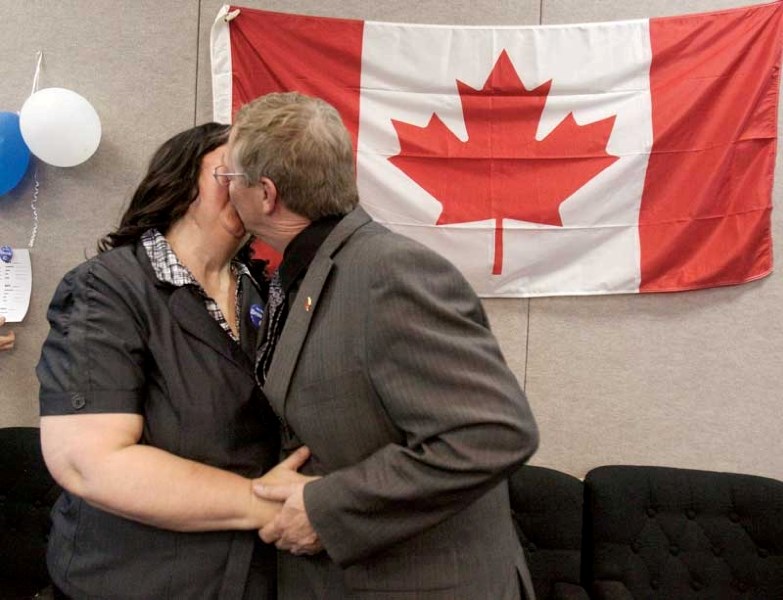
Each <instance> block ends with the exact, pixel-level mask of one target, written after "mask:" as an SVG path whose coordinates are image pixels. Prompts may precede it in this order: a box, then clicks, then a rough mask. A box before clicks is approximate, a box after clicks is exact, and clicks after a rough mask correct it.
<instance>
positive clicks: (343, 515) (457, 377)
mask: <svg viewBox="0 0 783 600" xmlns="http://www.w3.org/2000/svg"><path fill="white" fill-rule="evenodd" d="M264 391H265V393H266V395H267V397H268V399H269V401H270V402H271V403H272V406H273V407H274V408H275V409H276V411H277V412H278V414H279V415H282V416H283V418H284V420H285V422H286V424H287V425H288V427H289V428H290V429H291V430H292V431H293V433H294V435H295V436H296V437H297V438H298V440H290V444H289V447H293V446H294V445H296V444H298V443H299V441H301V443H304V444H306V445H308V446H309V447H310V449H311V451H312V455H313V458H312V459H311V461H310V463H308V467H309V468H308V471H309V472H310V473H312V474H317V475H323V476H324V477H323V478H322V479H320V480H318V481H315V482H312V483H309V484H308V485H307V486H306V487H305V504H306V508H307V512H308V515H309V517H310V519H311V521H312V523H313V526H314V527H315V529H316V531H317V533H318V535H319V536H320V538H321V541H322V542H323V544H324V547H325V548H326V553H325V554H324V553H322V554H321V555H319V556H316V557H293V556H291V555H287V554H285V555H282V556H281V562H280V581H279V585H280V591H279V597H280V598H281V599H284V600H288V599H290V600H306V599H308V598H318V599H343V598H361V599H372V598H384V599H385V600H389V599H391V598H395V599H397V598H399V599H407V598H411V599H413V598H417V599H425V598H426V599H432V600H435V599H444V600H445V599H448V600H459V599H464V600H481V599H486V600H504V599H514V598H518V597H519V595H520V591H519V588H520V584H519V581H520V580H521V581H522V582H523V588H524V592H525V594H526V595H527V597H528V598H533V591H532V585H531V583H530V576H529V573H528V571H527V567H526V565H525V561H524V555H523V553H522V550H521V548H520V546H519V543H518V541H517V538H516V536H515V533H514V528H513V526H512V522H511V511H510V508H509V501H508V492H507V487H506V482H505V477H506V476H507V475H508V474H509V473H510V472H511V471H512V470H513V469H515V468H516V467H517V466H519V465H520V464H521V463H523V462H524V461H525V460H526V459H527V458H528V457H530V455H531V454H532V453H533V452H534V451H535V448H536V446H537V441H538V438H537V435H538V434H537V430H536V426H535V422H534V420H533V416H532V414H531V412H530V408H529V406H528V404H527V400H526V398H525V395H524V392H523V391H522V390H521V389H520V387H519V385H518V383H517V381H516V379H515V377H514V375H513V374H512V373H511V371H510V370H509V368H508V367H507V365H506V363H505V361H504V359H503V357H502V355H501V352H500V350H499V348H498V345H497V342H496V340H495V338H494V337H493V335H492V333H491V332H490V330H489V326H488V323H487V319H486V316H485V314H484V311H483V309H482V307H481V303H480V301H479V300H478V298H477V297H476V295H475V294H474V292H473V291H472V289H471V288H470V286H469V285H468V283H467V282H466V281H465V280H464V279H463V277H462V276H461V275H460V273H459V272H458V271H457V270H456V268H455V267H454V266H453V265H452V264H451V263H449V262H448V261H446V260H445V259H443V258H442V257H441V256H439V255H438V254H436V253H434V252H432V251H431V250H429V249H427V248H425V247H423V246H421V245H420V244H418V243H416V242H414V241H412V240H409V239H408V238H405V237H403V236H400V235H397V234H395V233H392V232H390V231H389V230H387V229H386V228H384V227H382V226H380V225H378V224H377V223H374V222H372V220H371V219H370V218H369V216H368V215H367V214H366V213H365V212H364V211H363V210H362V209H361V208H357V209H356V210H355V211H353V212H352V213H350V214H349V215H347V216H346V217H345V218H344V219H343V220H342V221H340V223H339V224H338V225H337V226H336V227H335V229H334V230H333V231H332V233H331V234H330V235H329V237H328V238H327V239H326V240H325V242H324V243H323V244H322V246H321V248H320V249H319V251H318V253H317V254H316V256H315V258H314V260H313V262H312V264H311V265H310V268H309V270H308V272H307V275H306V276H305V278H304V280H303V282H302V285H301V287H300V289H299V292H298V294H297V296H296V298H295V299H294V300H293V301H291V303H290V310H289V316H288V320H287V322H286V325H285V328H284V330H283V332H282V335H281V338H280V341H279V342H278V346H277V348H276V351H275V355H274V360H273V362H272V365H271V367H270V370H269V378H268V380H267V382H266V385H265V389H264Z"/></svg>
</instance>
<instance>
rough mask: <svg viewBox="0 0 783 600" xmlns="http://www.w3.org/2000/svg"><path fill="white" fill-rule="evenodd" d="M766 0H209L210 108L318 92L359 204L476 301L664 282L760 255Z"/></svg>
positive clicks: (767, 209)
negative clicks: (343, 135)
mask: <svg viewBox="0 0 783 600" xmlns="http://www.w3.org/2000/svg"><path fill="white" fill-rule="evenodd" d="M782 20H783V2H781V1H777V2H772V3H769V4H762V5H757V6H749V7H744V8H738V9H733V10H724V11H719V12H711V13H702V14H691V15H685V16H677V17H667V18H660V19H640V20H633V21H621V22H609V23H591V24H584V25H547V26H525V27H522V26H520V27H509V26H502V27H486V26H473V27H468V26H440V25H415V24H399V23H380V22H371V21H359V20H346V19H334V18H322V17H312V16H302V15H294V14H282V13H274V12H268V11H261V10H254V9H249V8H239V7H234V6H224V7H223V9H222V10H221V12H220V13H219V15H218V18H217V20H216V22H215V26H214V28H213V32H212V69H213V96H214V110H215V119H216V120H218V121H222V122H230V120H231V116H232V114H233V112H234V111H235V110H237V109H238V108H239V107H240V106H241V105H242V104H244V103H246V102H248V101H250V100H252V99H253V98H256V97H257V96H260V95H263V94H266V93H268V92H273V91H289V90H296V91H300V92H302V93H305V94H308V95H314V96H320V97H322V98H324V99H325V100H327V101H328V102H330V103H331V104H333V105H334V106H335V107H336V108H337V109H338V110H339V111H340V113H341V114H342V117H343V119H344V121H345V124H346V126H347V127H348V129H349V130H350V132H351V134H352V136H353V140H354V144H355V148H356V167H357V180H358V185H359V192H360V196H361V202H362V205H363V206H364V207H365V209H366V210H367V211H368V212H369V213H370V214H371V215H372V216H373V217H374V218H375V219H376V220H377V221H379V222H381V223H384V224H385V225H387V226H388V227H390V228H391V229H394V230H395V231H398V232H400V233H402V234H404V235H407V236H409V237H412V238H415V239H417V240H419V241H421V242H422V243H424V244H426V245H428V246H430V247H431V248H433V249H434V250H436V251H438V252H440V253H441V254H443V255H444V256H446V257H447V258H449V259H450V260H451V261H452V262H453V263H454V264H456V265H457V266H458V267H459V268H460V269H461V270H462V272H463V273H464V274H465V276H466V277H467V278H468V280H469V281H470V282H471V283H472V284H473V286H474V287H475V289H476V290H477V292H478V293H479V294H481V295H482V296H508V297H511V296H516V297H525V296H552V295H579V294H609V293H634V292H667V291H682V290H691V289H697V288H704V287H713V286H722V285H732V284H739V283H743V282H747V281H751V280H754V279H758V278H760V277H763V276H765V275H767V274H769V273H770V272H771V270H772V242H771V232H770V229H771V225H770V223H771V218H770V217H771V210H772V202H771V195H772V183H773V170H774V163H775V152H776V142H777V106H778V88H779V69H780V54H781V41H782V40H783V35H781V34H782V33H783V32H782V31H781V23H782Z"/></svg>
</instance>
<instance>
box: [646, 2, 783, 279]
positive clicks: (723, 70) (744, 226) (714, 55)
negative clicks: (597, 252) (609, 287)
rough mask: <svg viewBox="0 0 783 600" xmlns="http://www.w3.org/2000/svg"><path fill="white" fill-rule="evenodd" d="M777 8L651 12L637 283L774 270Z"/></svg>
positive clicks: (782, 9) (780, 8)
mask: <svg viewBox="0 0 783 600" xmlns="http://www.w3.org/2000/svg"><path fill="white" fill-rule="evenodd" d="M782 16H783V5H781V3H779V2H777V3H773V4H768V5H761V6H757V7H751V8H748V9H744V10H732V11H724V12H715V13H709V14H705V15H698V18H697V17H696V16H694V15H690V16H684V17H668V18H662V19H652V20H651V21H650V40H651V46H652V57H653V58H652V65H651V68H650V89H651V95H652V120H653V136H654V142H653V147H652V153H651V156H650V160H649V164H648V167H647V176H646V179H645V186H644V194H643V196H642V203H641V212H640V216H639V237H640V243H641V286H640V290H639V291H642V292H654V291H674V290H684V289H694V288H701V287H709V286H710V285H714V282H721V283H722V284H723V285H726V284H732V283H742V282H744V281H750V280H753V279H757V278H759V277H763V276H764V275H766V274H768V273H769V272H770V271H771V269H772V240H771V233H770V211H771V210H772V204H771V190H772V179H773V170H774V164H775V152H776V142H777V96H778V85H779V73H780V45H781V20H782V19H781V17H782ZM771 48H772V49H773V51H770V49H771Z"/></svg>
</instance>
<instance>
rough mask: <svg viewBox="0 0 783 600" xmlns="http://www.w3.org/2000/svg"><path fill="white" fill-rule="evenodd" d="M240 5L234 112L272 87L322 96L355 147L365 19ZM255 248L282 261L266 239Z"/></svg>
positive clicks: (234, 38) (234, 44) (235, 25)
mask: <svg viewBox="0 0 783 600" xmlns="http://www.w3.org/2000/svg"><path fill="white" fill-rule="evenodd" d="M231 8H232V9H233V8H236V7H233V6H232V7H231ZM240 10H241V14H242V17H241V18H239V19H235V20H233V21H232V22H231V64H232V70H233V72H234V77H232V80H233V93H232V101H231V113H232V115H233V114H234V113H235V112H236V111H237V110H238V109H239V108H240V107H241V106H242V105H243V104H246V103H247V102H250V101H251V100H253V99H255V98H258V97H259V96H263V95H264V94H268V93H271V92H290V91H297V92H301V93H303V94H307V95H308V96H318V97H320V98H323V99H324V100H326V101H327V102H329V104H331V105H332V106H334V107H335V108H336V109H337V110H338V111H340V116H341V117H342V118H343V122H344V123H345V126H346V127H347V128H348V131H349V132H350V134H351V141H352V142H353V147H354V149H355V148H356V147H357V145H358V138H359V97H360V84H361V76H362V36H363V30H364V21H357V20H352V19H331V18H324V17H307V16H302V15H288V14H284V13H275V12H268V11H263V10H253V9H246V8H242V9H240ZM253 249H254V256H255V257H256V258H261V259H264V260H267V261H269V263H270V267H272V268H274V267H276V266H277V264H279V262H280V258H281V257H280V255H279V254H278V253H277V252H275V250H273V249H272V248H271V247H269V246H267V245H266V244H263V243H260V242H256V243H255V244H254V246H253Z"/></svg>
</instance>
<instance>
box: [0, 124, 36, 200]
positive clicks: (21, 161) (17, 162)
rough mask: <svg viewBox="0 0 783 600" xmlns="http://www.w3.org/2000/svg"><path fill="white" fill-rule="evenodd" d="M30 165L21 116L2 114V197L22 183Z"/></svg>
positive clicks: (0, 150) (0, 183)
mask: <svg viewBox="0 0 783 600" xmlns="http://www.w3.org/2000/svg"><path fill="white" fill-rule="evenodd" d="M29 164H30V149H29V148H28V147H27V144H25V143H24V140H23V139H22V132H21V130H20V129H19V115H17V114H16V113H10V112H0V196H2V195H3V194H7V193H8V192H10V191H11V190H12V189H14V188H15V187H16V186H17V185H19V182H20V181H22V178H23V177H24V174H25V173H26V172H27V167H28V165H29Z"/></svg>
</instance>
